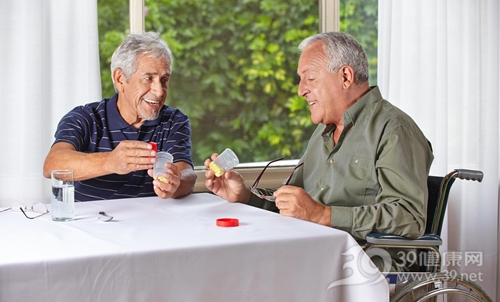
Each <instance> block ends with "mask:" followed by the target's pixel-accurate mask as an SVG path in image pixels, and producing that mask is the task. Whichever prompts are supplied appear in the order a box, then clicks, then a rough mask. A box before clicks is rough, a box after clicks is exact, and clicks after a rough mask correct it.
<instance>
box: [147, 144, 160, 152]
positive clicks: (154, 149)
mask: <svg viewBox="0 0 500 302" xmlns="http://www.w3.org/2000/svg"><path fill="white" fill-rule="evenodd" d="M149 144H150V145H151V146H152V147H153V151H155V152H156V151H158V146H157V145H156V143H155V142H149Z"/></svg>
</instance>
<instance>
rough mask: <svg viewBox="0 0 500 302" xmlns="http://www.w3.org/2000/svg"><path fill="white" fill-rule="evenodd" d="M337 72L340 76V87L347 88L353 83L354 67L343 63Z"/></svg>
mask: <svg viewBox="0 0 500 302" xmlns="http://www.w3.org/2000/svg"><path fill="white" fill-rule="evenodd" d="M339 72H340V73H341V76H342V83H343V84H342V88H344V89H348V88H349V87H351V85H352V84H353V83H354V69H352V67H351V66H349V65H344V66H342V67H341V68H340V70H339Z"/></svg>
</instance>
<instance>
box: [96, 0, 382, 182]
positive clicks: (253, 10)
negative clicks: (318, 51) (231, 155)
mask: <svg viewBox="0 0 500 302" xmlns="http://www.w3.org/2000/svg"><path fill="white" fill-rule="evenodd" d="M139 1H141V0H139ZM235 2H236V4H235ZM98 3H99V35H100V53H101V64H102V67H101V70H102V87H103V97H111V96H112V95H113V94H114V90H113V86H112V83H111V77H110V71H109V63H110V61H109V60H110V57H111V54H112V52H113V51H114V49H115V48H116V47H117V45H118V44H119V43H120V42H121V40H122V39H123V37H124V36H125V35H126V34H127V33H128V32H129V23H128V22H129V18H128V14H129V13H128V6H127V7H124V5H123V3H122V2H119V1H109V0H108V1H103V0H100V1H99V2H98ZM135 6H136V7H137V5H135ZM335 6H336V7H338V6H339V1H338V0H335V1H331V0H319V1H303V0H245V1H243V0H240V1H234V0H192V1H185V0H170V1H162V0H156V1H153V0H144V15H145V17H144V25H143V28H144V29H145V30H146V31H157V32H159V33H160V34H161V35H162V37H163V39H164V40H166V41H167V43H168V44H169V46H170V47H171V49H172V52H173V55H174V63H173V73H172V78H171V82H170V87H169V95H168V98H167V104H168V105H169V106H172V107H176V108H179V109H181V110H182V111H183V112H184V113H186V114H187V115H188V116H189V117H190V120H191V126H192V130H193V135H192V141H193V149H192V152H193V161H194V164H195V166H198V167H200V166H202V165H203V161H204V160H205V159H206V158H208V157H209V156H210V155H211V154H212V153H214V152H215V153H220V152H222V151H223V150H224V149H225V148H231V149H232V150H234V151H235V152H236V154H237V155H238V157H239V158H240V162H242V163H249V164H246V165H244V166H246V167H251V166H261V164H259V163H261V162H267V161H269V160H270V159H274V158H279V157H284V158H285V159H289V160H294V159H295V160H296V159H298V158H300V157H301V155H302V154H303V152H304V150H305V148H306V145H307V141H308V139H309V136H310V135H311V134H312V132H313V131H314V129H315V127H316V125H314V124H312V122H311V120H310V113H309V109H308V106H307V103H306V102H305V101H304V99H302V98H301V97H299V96H298V95H297V83H298V76H297V74H296V69H297V61H298V57H299V53H298V51H297V46H298V44H299V43H300V41H302V39H304V38H305V37H307V36H310V35H312V34H315V33H318V32H319V28H320V27H322V28H325V27H326V28H327V29H328V30H333V29H334V28H331V27H332V26H333V27H334V26H338V25H336V24H335V22H330V21H331V20H332V19H335V18H334V17H333V16H334V10H335ZM139 7H140V6H139ZM340 7H341V9H340V15H341V17H340V18H341V19H340V20H341V22H340V29H341V30H342V31H347V32H349V33H351V34H353V35H354V36H355V37H357V38H358V39H359V40H360V42H362V44H363V46H365V47H366V46H367V45H368V46H370V47H369V48H368V49H367V53H368V52H369V55H370V56H371V58H372V59H370V63H371V64H370V67H371V69H370V71H371V72H372V76H373V77H374V78H375V79H376V73H374V72H373V71H376V32H377V29H376V26H373V25H374V24H376V15H377V1H376V0H350V1H348V0H341V1H340ZM337 11H338V9H337ZM135 16H136V15H135ZM134 18H136V17H134ZM337 18H338V17H337ZM373 18H374V19H373ZM337 24H338V22H337ZM140 25H142V24H140ZM367 25H368V26H369V27H370V28H369V29H368V30H367V28H366V27H367ZM373 63H375V64H373ZM371 83H372V84H375V82H373V80H372V79H371ZM295 162H296V161H285V162H283V163H281V164H282V165H283V164H284V165H287V166H291V167H293V166H294V165H295ZM259 169H260V168H255V170H259ZM245 170H247V171H246V172H245V173H250V172H249V171H251V170H252V168H249V169H245ZM272 170H273V169H270V173H269V174H268V175H266V176H268V177H273V174H272V173H273V172H272ZM199 172H200V174H202V171H199ZM283 173H284V175H285V176H283V177H282V176H281V174H280V175H277V176H276V177H278V179H279V182H278V183H277V184H279V183H280V182H281V180H283V179H284V178H286V174H287V173H288V171H283ZM200 178H201V180H203V178H204V177H200ZM254 178H255V177H250V179H248V181H249V182H251V181H253V179H254ZM245 179H247V176H245ZM265 181H266V180H265V179H263V182H264V183H265ZM201 186H202V185H200V186H198V187H200V188H201ZM266 186H267V184H266Z"/></svg>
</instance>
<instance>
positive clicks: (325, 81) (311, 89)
mask: <svg viewBox="0 0 500 302" xmlns="http://www.w3.org/2000/svg"><path fill="white" fill-rule="evenodd" d="M327 66H328V64H327V57H326V55H325V53H324V51H323V47H322V42H321V41H318V42H315V43H314V44H312V45H311V46H309V47H307V48H306V49H305V50H304V51H303V52H302V54H301V56H300V59H299V66H298V69H297V73H298V75H299V76H300V83H299V88H298V94H299V95H300V96H302V97H304V98H306V100H307V102H308V103H309V110H310V111H311V120H312V122H313V123H315V124H319V123H321V124H332V123H334V124H337V125H338V124H339V123H341V122H342V115H343V113H344V111H345V110H346V108H345V102H344V94H343V88H342V87H343V82H344V81H343V76H342V68H341V69H340V70H339V71H338V72H335V73H331V72H329V71H328V69H327Z"/></svg>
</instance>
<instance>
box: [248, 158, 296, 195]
mask: <svg viewBox="0 0 500 302" xmlns="http://www.w3.org/2000/svg"><path fill="white" fill-rule="evenodd" d="M280 160H283V157H282V158H278V159H275V160H272V161H270V162H268V163H267V165H266V166H265V167H264V169H262V171H261V172H260V174H259V176H257V179H256V180H255V182H254V183H253V185H252V187H250V191H251V192H252V194H254V195H255V196H257V197H259V198H261V199H265V200H268V201H272V202H275V201H276V197H274V196H272V195H264V194H261V193H260V192H259V191H258V190H257V185H258V184H259V181H260V179H261V177H262V175H264V172H265V171H266V169H267V167H269V165H270V164H272V163H274V162H277V161H280ZM303 164H304V163H300V164H298V165H297V166H295V168H293V170H292V173H291V174H290V176H288V179H287V180H286V182H285V186H286V185H288V184H289V183H290V180H291V179H292V176H293V174H294V173H295V170H297V168H299V167H300V166H302V165H303Z"/></svg>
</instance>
